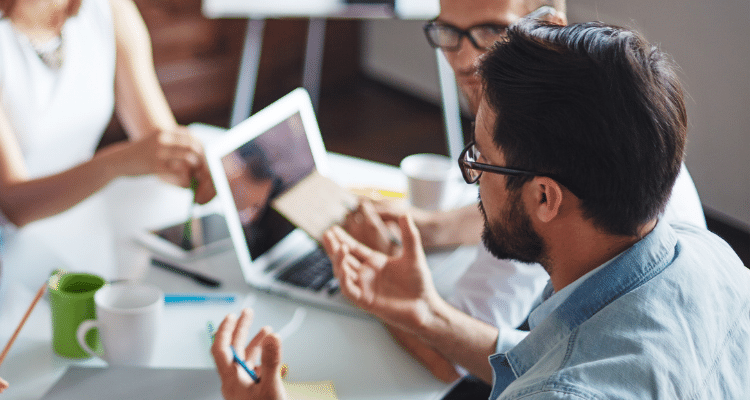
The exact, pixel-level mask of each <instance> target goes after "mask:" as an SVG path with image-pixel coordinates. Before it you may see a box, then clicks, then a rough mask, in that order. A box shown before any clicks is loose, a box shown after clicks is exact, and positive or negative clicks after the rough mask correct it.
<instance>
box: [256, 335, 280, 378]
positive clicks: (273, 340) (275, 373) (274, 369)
mask: <svg viewBox="0 0 750 400" xmlns="http://www.w3.org/2000/svg"><path fill="white" fill-rule="evenodd" d="M260 371H261V376H263V377H266V379H269V377H272V379H276V378H277V377H278V378H281V338H280V337H279V335H277V334H275V333H272V334H270V335H268V336H266V337H265V338H263V352H262V354H261V360H260Z"/></svg>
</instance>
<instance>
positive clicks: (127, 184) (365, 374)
mask: <svg viewBox="0 0 750 400" xmlns="http://www.w3.org/2000/svg"><path fill="white" fill-rule="evenodd" d="M331 164H332V167H333V168H332V170H333V171H336V176H335V177H334V179H336V180H337V181H338V182H339V183H340V184H342V185H344V186H351V185H354V184H364V185H378V186H380V187H383V188H386V189H393V190H403V189H404V187H405V182H404V178H403V176H401V174H400V173H399V172H398V170H397V169H395V168H393V167H387V166H384V165H380V164H375V163H371V162H367V161H364V160H359V159H353V158H349V157H344V156H339V155H333V154H332V155H331ZM190 201H191V197H190V194H189V193H188V191H187V190H183V189H179V188H175V187H172V186H169V185H166V184H163V183H161V182H160V181H158V180H157V179H156V178H154V177H141V178H128V179H120V180H118V181H115V182H113V183H112V184H111V185H109V186H108V187H106V188H105V189H104V190H103V191H101V192H100V193H98V194H96V195H95V196H93V197H92V198H91V199H89V200H87V201H86V202H84V203H82V204H81V205H79V206H77V207H76V208H75V209H73V210H71V211H70V212H67V213H64V214H63V215H60V216H58V217H54V218H51V219H50V220H46V221H41V222H39V223H35V224H32V225H30V226H28V227H27V228H24V230H23V231H21V232H20V234H19V235H17V236H18V237H17V239H16V240H14V241H13V242H11V243H7V246H6V253H5V258H4V264H3V273H4V276H3V283H2V289H1V290H0V343H3V344H4V343H5V342H6V341H7V340H8V339H9V337H10V335H11V333H12V331H13V329H14V328H15V326H16V324H17V323H18V321H19V320H20V318H21V316H22V315H23V313H24V311H25V309H26V307H27V306H28V304H29V303H30V302H31V299H32V298H33V295H34V293H35V291H36V289H37V288H38V287H39V285H40V284H41V283H42V282H43V281H44V277H45V276H47V275H48V274H49V271H50V270H52V269H54V268H56V267H64V268H67V269H69V270H73V271H94V272H97V273H99V274H101V275H103V276H104V277H105V278H106V279H114V278H117V277H128V278H136V279H142V280H145V281H147V282H151V283H154V284H156V285H158V286H159V287H160V288H162V290H164V291H165V292H167V293H169V292H197V293H204V292H212V291H213V292H216V291H218V292H222V293H233V294H236V295H237V301H236V302H235V303H233V304H229V305H179V306H167V307H166V310H165V311H166V312H165V320H164V324H163V326H162V330H161V332H160V334H159V338H158V350H157V353H156V355H155V358H154V360H153V362H152V364H151V367H154V368H201V369H213V368H214V365H213V360H212V359H211V356H210V353H209V342H208V337H207V331H206V326H207V322H208V321H212V322H213V323H214V324H218V322H220V321H221V319H222V318H223V317H224V316H225V315H226V314H227V313H230V312H235V313H237V312H238V311H239V310H240V309H241V308H242V307H243V306H251V307H252V308H254V309H255V311H256V317H255V321H254V322H253V327H252V328H251V330H252V331H256V330H257V329H258V328H259V327H261V326H264V325H270V326H272V327H273V328H274V330H277V331H278V330H282V328H284V327H285V326H286V325H287V324H288V323H289V322H290V321H291V320H292V319H293V316H295V313H296V319H295V321H296V322H297V323H299V324H298V326H297V327H296V329H292V330H284V332H285V334H284V336H285V337H284V362H286V363H287V364H288V365H289V366H290V371H289V374H288V379H289V380H291V381H319V380H332V381H333V382H334V384H335V387H336V391H337V393H338V396H339V398H341V399H368V398H377V399H436V398H440V397H442V395H443V394H444V393H445V392H446V391H447V390H448V388H449V385H446V384H443V383H441V382H439V381H437V380H436V379H434V378H433V377H432V376H431V375H430V374H429V373H428V372H427V371H426V370H425V369H424V368H423V367H422V366H420V365H419V364H418V363H417V362H416V361H414V360H413V359H412V358H411V357H410V356H409V355H407V354H406V353H405V352H403V351H402V350H401V349H400V348H399V347H398V346H397V345H396V344H395V343H394V342H393V341H392V340H391V338H390V336H389V335H388V333H387V332H386V331H385V329H384V328H383V327H382V325H381V324H380V323H378V322H377V321H375V320H374V319H372V318H370V317H366V316H362V317H355V316H347V315H343V314H339V313H336V312H331V311H326V310H323V309H318V308H315V307H312V306H307V305H302V304H300V303H296V302H293V301H290V300H287V299H284V298H281V297H277V296H274V295H270V294H266V293H262V292H259V291H256V290H253V289H250V288H249V287H248V286H246V285H245V284H244V281H243V280H242V277H241V274H240V271H239V267H238V263H237V260H236V258H235V256H234V253H233V252H229V253H223V254H219V255H215V256H213V257H211V258H208V259H204V260H201V261H199V262H195V263H193V264H192V265H190V266H189V267H191V268H195V269H196V270H201V271H203V272H204V273H205V274H208V275H211V276H214V277H217V278H218V279H220V280H221V282H222V283H223V285H222V287H221V288H220V289H219V290H211V289H207V288H205V287H201V286H198V285H197V284H195V283H193V282H192V281H191V280H188V279H186V278H184V277H182V276H180V275H176V274H173V273H171V272H167V271H164V270H161V269H156V268H151V267H149V265H148V257H149V255H148V253H147V252H146V251H145V250H144V249H142V248H140V247H138V246H137V245H133V244H131V243H130V242H128V241H126V240H124V239H122V238H123V237H128V235H130V234H132V232H135V231H136V230H138V229H145V228H147V227H158V226H166V225H167V224H171V223H174V222H178V221H181V220H184V218H185V216H186V215H187V212H188V207H189V204H190ZM216 204H218V202H213V201H212V202H211V203H209V204H208V205H206V206H205V207H208V208H211V207H215V206H216ZM60 231H63V232H66V234H65V235H59V234H57V232H60ZM116 254H120V255H119V256H117V255H116ZM453 257H462V258H466V257H471V255H470V251H469V252H467V250H465V249H463V250H459V251H458V252H457V253H454V255H453ZM445 258H446V255H445V254H436V255H432V256H431V258H430V259H431V261H432V262H433V265H436V268H437V269H439V265H440V263H441V262H442V261H443V260H444V259H445ZM117 260H120V263H125V264H124V265H118V263H117ZM469 261H470V259H467V260H466V263H467V264H468V262H469ZM459 272H460V271H459ZM451 273H452V274H451ZM451 273H448V274H447V275H446V276H448V278H447V279H454V278H455V276H453V275H456V273H457V272H456V271H451ZM442 287H443V288H449V287H450V283H447V284H443V286H442ZM71 365H82V366H104V365H105V364H104V362H102V361H100V360H97V359H90V360H85V361H76V360H69V359H64V358H61V357H59V356H57V355H56V354H54V352H53V351H52V346H51V322H50V309H49V303H48V301H47V299H46V296H45V299H43V301H41V302H40V303H39V304H38V305H37V307H36V309H35V310H34V312H33V313H32V315H31V317H30V319H29V321H28V322H27V324H26V326H25V328H24V329H23V331H22V332H21V335H20V337H19V338H18V340H17V341H16V343H15V345H14V347H13V349H12V350H11V352H10V354H9V355H8V357H7V359H6V361H5V363H4V364H3V365H2V366H0V376H1V377H3V378H5V379H6V380H8V381H9V382H10V383H11V387H10V389H8V390H7V391H6V393H4V394H3V398H5V399H37V398H40V397H41V396H42V395H43V394H44V393H45V392H46V391H47V390H48V389H49V388H50V387H51V386H52V385H53V384H54V383H55V382H56V381H57V380H58V379H59V378H60V376H62V374H63V373H64V372H65V370H66V369H67V367H68V366H71ZM218 397H219V391H218V388H217V398H218Z"/></svg>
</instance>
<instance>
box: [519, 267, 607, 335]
mask: <svg viewBox="0 0 750 400" xmlns="http://www.w3.org/2000/svg"><path fill="white" fill-rule="evenodd" d="M619 256H620V255H619V254H618V255H616V256H615V257H613V258H612V259H610V260H609V261H607V262H605V263H604V264H602V265H600V266H598V267H596V268H594V269H592V270H591V271H589V272H587V273H585V274H584V275H583V276H581V277H580V278H578V279H576V280H575V281H573V283H571V284H569V285H568V286H565V287H564V288H562V289H560V291H559V292H555V290H554V289H553V288H552V281H551V280H550V281H548V282H547V287H545V288H544V292H542V303H541V304H540V305H539V306H538V307H536V308H535V309H533V310H532V311H531V314H529V328H530V329H534V327H536V326H538V325H539V324H540V323H541V322H542V321H544V319H545V318H547V316H549V315H550V314H551V313H552V311H554V310H555V309H556V308H557V307H558V306H560V304H562V303H563V302H564V301H565V300H566V299H567V298H568V297H570V295H571V294H573V292H575V290H576V289H577V288H578V287H579V286H581V284H582V283H583V282H584V281H585V280H586V279H588V278H589V277H591V276H592V275H594V274H596V273H597V272H598V271H600V270H602V269H604V267H606V266H607V265H609V264H610V263H611V262H612V261H614V260H615V259H616V258H617V257H619Z"/></svg>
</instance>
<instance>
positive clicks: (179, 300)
mask: <svg viewBox="0 0 750 400" xmlns="http://www.w3.org/2000/svg"><path fill="white" fill-rule="evenodd" d="M234 300H235V296H233V295H224V294H188V293H185V294H182V293H168V294H165V295H164V303H165V304H185V303H191V304H201V303H234Z"/></svg>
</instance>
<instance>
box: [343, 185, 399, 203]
mask: <svg viewBox="0 0 750 400" xmlns="http://www.w3.org/2000/svg"><path fill="white" fill-rule="evenodd" d="M349 192H351V193H353V194H355V195H357V196H363V197H368V198H369V199H370V200H375V201H379V200H393V199H404V198H406V193H403V192H397V191H394V190H388V189H381V188H376V187H350V188H349Z"/></svg>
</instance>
